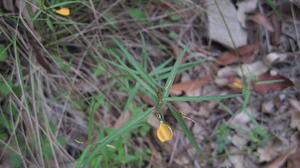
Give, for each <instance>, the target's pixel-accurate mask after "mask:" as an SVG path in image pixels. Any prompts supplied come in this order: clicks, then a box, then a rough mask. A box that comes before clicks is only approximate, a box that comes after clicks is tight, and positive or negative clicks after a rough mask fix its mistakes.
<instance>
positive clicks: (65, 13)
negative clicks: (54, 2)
mask: <svg viewBox="0 0 300 168" xmlns="http://www.w3.org/2000/svg"><path fill="white" fill-rule="evenodd" d="M55 12H56V13H58V14H60V15H63V16H69V15H70V14H71V12H70V9H69V8H60V9H58V10H55Z"/></svg>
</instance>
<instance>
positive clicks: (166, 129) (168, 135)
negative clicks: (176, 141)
mask: <svg viewBox="0 0 300 168" xmlns="http://www.w3.org/2000/svg"><path fill="white" fill-rule="evenodd" d="M156 135H157V138H158V139H159V140H160V141H161V142H165V141H169V140H171V139H172V138H173V132H172V129H171V127H170V126H169V125H167V124H164V123H162V122H161V123H160V126H159V128H158V130H157V132H156Z"/></svg>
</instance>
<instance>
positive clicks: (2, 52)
mask: <svg viewBox="0 0 300 168" xmlns="http://www.w3.org/2000/svg"><path fill="white" fill-rule="evenodd" d="M7 49H8V47H5V46H3V45H0V61H3V60H6V58H7Z"/></svg>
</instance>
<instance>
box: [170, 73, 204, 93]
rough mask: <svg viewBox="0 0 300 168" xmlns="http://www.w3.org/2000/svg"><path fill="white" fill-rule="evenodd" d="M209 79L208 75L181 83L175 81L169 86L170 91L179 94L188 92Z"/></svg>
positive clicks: (199, 86)
mask: <svg viewBox="0 0 300 168" xmlns="http://www.w3.org/2000/svg"><path fill="white" fill-rule="evenodd" d="M209 81H210V78H209V77H203V78H199V79H196V80H189V81H185V82H181V83H176V84H174V85H173V86H172V88H171V93H173V94H181V92H183V91H184V92H188V91H192V90H195V89H198V88H201V87H202V86H203V85H205V84H206V83H207V82H209Z"/></svg>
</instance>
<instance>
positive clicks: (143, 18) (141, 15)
mask: <svg viewBox="0 0 300 168" xmlns="http://www.w3.org/2000/svg"><path fill="white" fill-rule="evenodd" d="M128 13H129V15H130V16H131V17H132V18H133V19H135V20H136V21H138V22H139V23H141V24H148V19H147V15H146V13H145V12H144V11H143V10H141V9H139V8H132V9H129V11H128Z"/></svg>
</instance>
